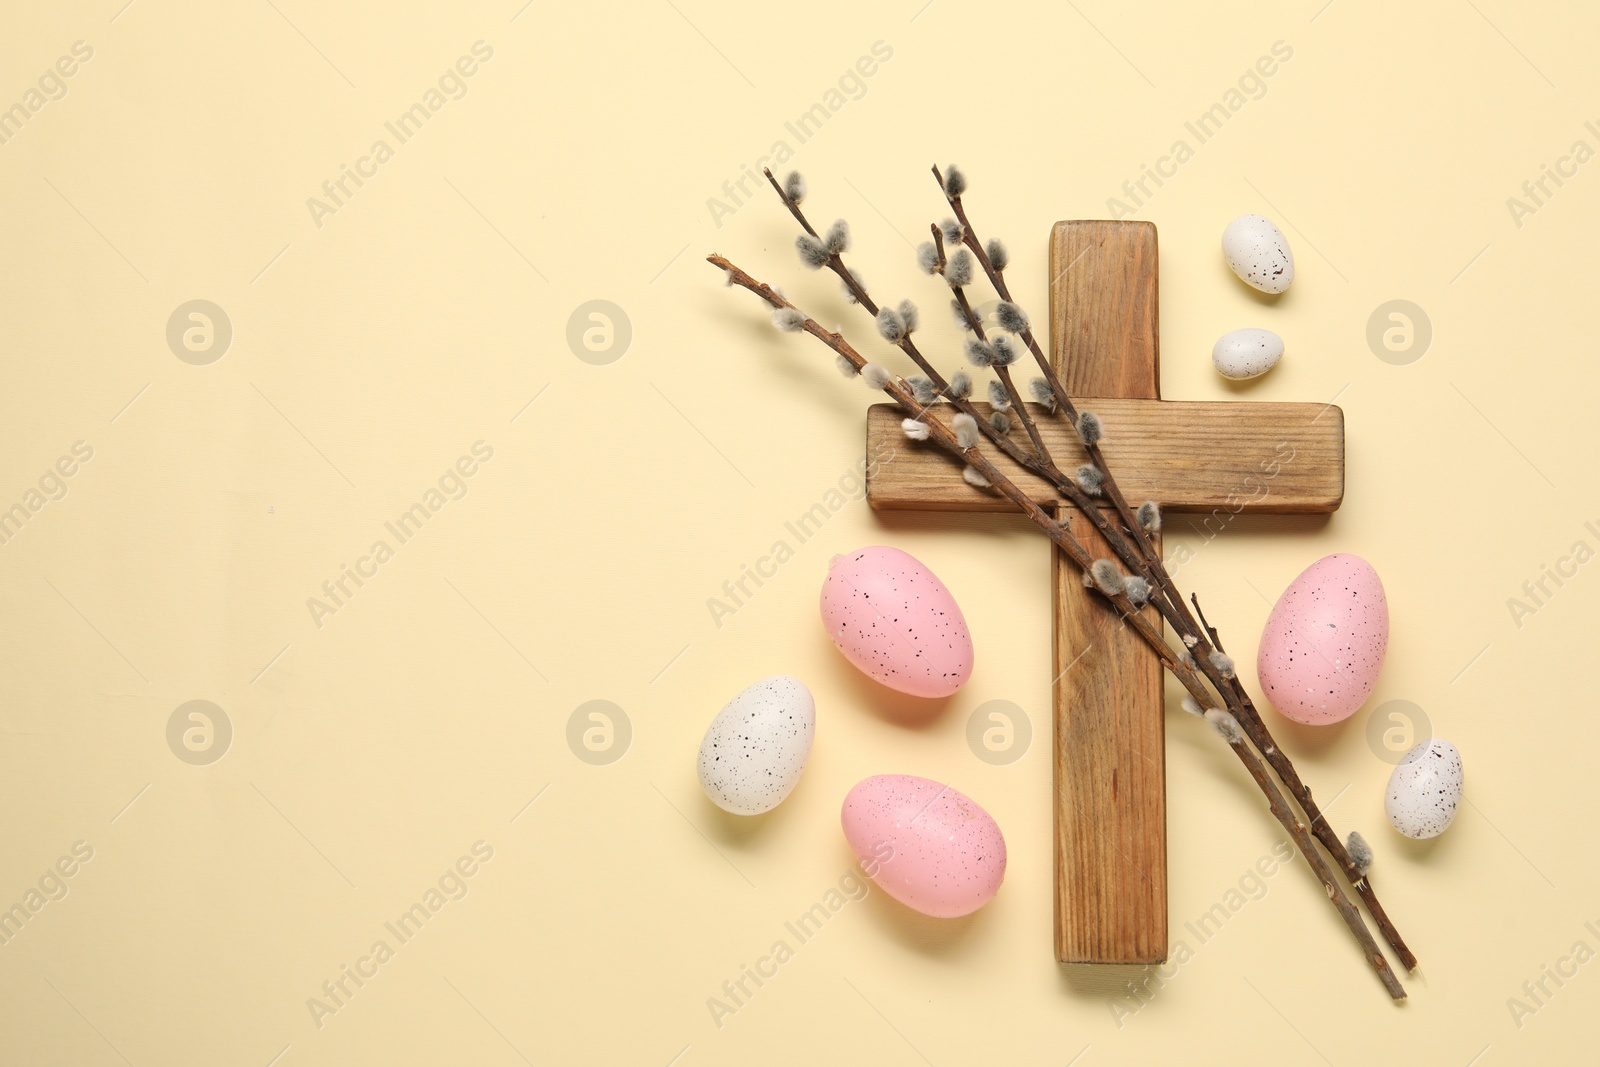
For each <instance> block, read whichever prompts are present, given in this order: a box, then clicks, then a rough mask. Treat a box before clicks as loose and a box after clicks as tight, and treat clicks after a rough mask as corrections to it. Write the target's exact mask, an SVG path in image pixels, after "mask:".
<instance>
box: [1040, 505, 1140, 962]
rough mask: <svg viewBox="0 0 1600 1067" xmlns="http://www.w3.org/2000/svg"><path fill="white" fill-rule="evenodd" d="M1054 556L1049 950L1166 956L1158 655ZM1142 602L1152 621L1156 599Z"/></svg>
mask: <svg viewBox="0 0 1600 1067" xmlns="http://www.w3.org/2000/svg"><path fill="white" fill-rule="evenodd" d="M1067 521H1068V523H1069V524H1070V526H1071V529H1072V532H1073V534H1074V535H1075V536H1076V537H1077V538H1078V540H1079V541H1080V542H1082V544H1083V546H1084V547H1085V548H1087V549H1088V550H1089V552H1090V553H1091V554H1092V555H1095V556H1097V557H1098V556H1109V555H1110V554H1111V550H1110V549H1109V548H1108V547H1107V545H1106V543H1105V542H1104V541H1103V540H1102V539H1101V538H1100V534H1099V532H1098V531H1096V530H1095V528H1094V526H1093V524H1091V523H1090V522H1089V521H1088V520H1087V519H1085V518H1084V517H1083V516H1082V515H1079V514H1077V513H1076V512H1073V513H1071V514H1070V515H1068V516H1067ZM1157 541H1158V544H1159V538H1158V539H1157ZM1055 557H1056V562H1055V565H1054V566H1053V567H1052V568H1051V581H1052V583H1053V585H1054V596H1053V598H1052V599H1053V602H1054V604H1055V640H1054V649H1055V664H1056V667H1055V669H1056V671H1057V673H1058V674H1059V677H1058V679H1057V680H1056V686H1055V747H1054V750H1053V751H1054V764H1053V770H1054V782H1055V798H1054V809H1055V818H1054V821H1053V825H1054V831H1055V832H1054V837H1055V846H1054V856H1055V952H1056V958H1057V959H1058V960H1060V961H1061V962H1063V963H1159V962H1161V961H1162V960H1164V959H1166V956H1167V791H1166V748H1165V741H1164V739H1165V725H1164V724H1165V716H1164V715H1163V701H1162V681H1161V661H1160V660H1158V659H1156V657H1155V655H1154V654H1153V653H1152V652H1151V651H1150V650H1149V649H1148V648H1147V647H1145V645H1144V644H1143V643H1142V642H1141V641H1140V640H1139V638H1138V637H1137V636H1136V635H1135V634H1134V632H1133V631H1132V630H1131V629H1130V628H1129V627H1127V626H1126V625H1124V624H1123V622H1122V620H1121V619H1119V618H1118V617H1117V616H1116V614H1115V613H1114V612H1113V611H1111V610H1109V609H1108V606H1107V602H1106V600H1105V598H1104V597H1101V596H1099V595H1098V594H1096V593H1091V592H1090V591H1089V590H1087V589H1085V588H1084V587H1083V582H1082V580H1081V579H1080V577H1079V573H1078V571H1077V569H1076V568H1075V567H1073V566H1072V564H1071V562H1070V561H1069V560H1067V558H1066V557H1065V556H1064V555H1063V554H1062V553H1060V552H1059V551H1058V552H1056V553H1055ZM1144 611H1145V615H1146V617H1148V618H1149V619H1150V620H1151V621H1152V622H1154V623H1155V624H1156V625H1157V626H1160V625H1161V620H1160V617H1159V616H1158V615H1157V613H1156V611H1155V609H1154V608H1145V609H1144Z"/></svg>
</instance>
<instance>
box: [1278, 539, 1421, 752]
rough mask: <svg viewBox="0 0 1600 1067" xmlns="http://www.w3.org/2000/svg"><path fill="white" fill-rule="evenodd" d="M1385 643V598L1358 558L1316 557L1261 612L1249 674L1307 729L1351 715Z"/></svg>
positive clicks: (1372, 679)
mask: <svg viewBox="0 0 1600 1067" xmlns="http://www.w3.org/2000/svg"><path fill="white" fill-rule="evenodd" d="M1388 647H1389V602H1388V600H1387V599H1386V598H1385V597H1384V595H1383V583H1382V582H1381V581H1379V580H1378V572H1377V571H1375V570H1373V569H1372V565H1371V564H1370V563H1368V562H1367V561H1366V560H1364V559H1362V558H1361V557H1360V556H1352V555H1350V554H1349V553H1347V552H1337V553H1335V554H1333V555H1331V556H1324V557H1323V558H1322V559H1319V560H1317V562H1315V563H1313V564H1312V565H1311V566H1309V567H1307V568H1306V569H1305V570H1304V571H1302V572H1301V574H1300V577H1298V578H1296V579H1295V580H1294V581H1292V582H1290V583H1289V588H1287V589H1285V590H1284V591H1283V595H1282V596H1281V597H1279V598H1278V603H1277V604H1275V605H1274V606H1273V608H1272V614H1270V615H1269V616H1267V626H1266V629H1265V630H1263V631H1262V633H1261V647H1260V650H1259V651H1258V652H1257V654H1256V677H1257V678H1258V679H1260V682H1261V688H1262V690H1263V691H1264V692H1265V693H1266V695H1267V699H1268V700H1270V701H1271V702H1272V706H1273V707H1275V708H1277V709H1278V710H1279V711H1281V712H1282V713H1283V714H1285V715H1287V716H1288V717H1289V718H1291V719H1294V720H1295V721H1296V722H1303V723H1309V724H1310V725H1313V726H1318V725H1322V724H1325V723H1331V722H1339V721H1341V720H1343V719H1348V718H1349V717H1350V716H1351V715H1353V714H1355V711H1356V709H1357V708H1359V707H1360V706H1361V705H1362V704H1363V703H1365V702H1366V699H1367V697H1368V696H1369V695H1370V694H1371V693H1372V687H1373V686H1374V685H1376V684H1377V681H1378V671H1379V670H1380V669H1381V668H1382V667H1383V656H1384V653H1385V652H1386V651H1387V650H1388Z"/></svg>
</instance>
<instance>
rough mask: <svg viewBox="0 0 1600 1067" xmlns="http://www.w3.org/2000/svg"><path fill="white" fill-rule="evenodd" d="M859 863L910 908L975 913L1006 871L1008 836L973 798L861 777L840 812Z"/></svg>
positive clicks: (934, 786)
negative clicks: (1004, 834) (1001, 832)
mask: <svg viewBox="0 0 1600 1067" xmlns="http://www.w3.org/2000/svg"><path fill="white" fill-rule="evenodd" d="M839 819H840V822H842V823H843V824H844V836H845V840H847V841H849V842H850V848H851V850H852V851H854V852H855V854H856V859H857V860H858V861H859V862H860V863H861V868H862V870H864V871H865V872H866V873H867V876H868V877H870V878H871V879H872V880H873V881H874V882H876V883H877V884H878V885H879V886H881V887H882V888H883V891H884V892H886V893H888V894H889V895H890V896H891V897H894V898H895V899H896V900H898V901H899V902H900V903H902V904H904V905H905V906H906V907H908V908H914V909H916V910H917V911H920V912H922V913H923V914H924V915H932V916H934V917H935V918H939V919H953V918H956V917H957V916H960V915H968V914H970V913H972V912H975V911H977V910H978V909H979V908H981V907H983V906H984V905H985V904H987V903H989V900H990V899H991V898H992V897H993V896H994V895H995V892H996V891H997V890H998V889H999V888H1000V882H1001V881H1002V880H1003V879H1004V878H1005V876H1006V839H1005V838H1004V837H1003V836H1001V834H1000V827H999V826H997V825H995V821H994V820H993V819H991V818H990V817H989V813H988V812H986V811H984V810H983V809H982V808H980V807H979V806H978V805H977V803H976V802H974V801H973V800H971V799H970V798H969V797H966V796H963V795H962V794H961V793H958V792H956V791H955V790H954V789H951V788H950V787H949V786H947V785H941V784H940V783H939V782H935V781H933V780H932V779H930V778H918V777H916V776H915V775H910V774H878V775H874V776H873V777H871V778H865V779H862V780H861V781H860V782H858V783H856V787H855V788H854V789H852V790H850V793H849V795H848V796H846V797H845V798H844V809H843V810H842V811H841V812H840V813H839Z"/></svg>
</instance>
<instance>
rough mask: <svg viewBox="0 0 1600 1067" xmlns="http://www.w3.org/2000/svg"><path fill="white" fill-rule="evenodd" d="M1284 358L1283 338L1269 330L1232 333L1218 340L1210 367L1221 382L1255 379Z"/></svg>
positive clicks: (1248, 330)
mask: <svg viewBox="0 0 1600 1067" xmlns="http://www.w3.org/2000/svg"><path fill="white" fill-rule="evenodd" d="M1282 358H1283V338H1281V337H1279V336H1278V335H1277V334H1275V333H1273V332H1272V331H1271V330H1256V329H1246V330H1234V331H1233V332H1232V333H1225V334H1223V335H1222V336H1221V337H1220V338H1218V339H1217V343H1216V345H1215V346H1213V347H1212V349H1211V363H1212V365H1213V366H1215V367H1216V368H1217V372H1218V373H1219V374H1221V375H1222V376H1223V377H1224V378H1233V379H1235V380H1237V381H1242V380H1243V379H1245V378H1256V377H1259V376H1260V375H1263V374H1265V373H1267V371H1269V370H1271V369H1272V368H1273V367H1276V366H1277V365H1278V360H1280V359H1282Z"/></svg>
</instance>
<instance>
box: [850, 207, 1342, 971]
mask: <svg viewBox="0 0 1600 1067" xmlns="http://www.w3.org/2000/svg"><path fill="white" fill-rule="evenodd" d="M1050 277H1051V278H1052V279H1053V280H1052V282H1051V285H1050V351H1051V358H1052V359H1053V360H1054V362H1055V368H1056V373H1057V375H1058V376H1059V377H1060V379H1061V382H1062V385H1063V386H1064V387H1065V388H1066V391H1067V393H1068V394H1069V395H1071V396H1072V397H1073V398H1074V399H1075V400H1076V399H1077V398H1080V397H1082V398H1085V399H1084V403H1082V404H1080V407H1087V408H1089V409H1091V410H1093V411H1095V412H1097V413H1098V414H1099V415H1100V417H1101V419H1102V420H1103V421H1104V423H1105V427H1106V438H1105V441H1104V443H1103V445H1102V447H1103V449H1104V451H1105V454H1106V461H1107V465H1108V466H1110V467H1111V469H1112V471H1113V473H1114V474H1115V475H1116V478H1117V482H1118V484H1119V485H1120V486H1121V487H1122V491H1123V494H1124V495H1125V496H1126V497H1127V498H1128V500H1129V501H1130V502H1131V503H1132V504H1134V505H1137V504H1138V503H1139V502H1140V501H1143V500H1155V501H1157V502H1159V503H1160V504H1161V505H1162V508H1163V511H1164V512H1165V513H1166V514H1168V515H1169V516H1171V515H1173V514H1175V513H1182V512H1190V513H1197V514H1203V515H1204V516H1205V518H1203V519H1198V520H1191V521H1192V522H1194V524H1195V526H1196V528H1197V529H1198V530H1200V531H1201V532H1202V533H1203V534H1206V535H1207V536H1213V535H1214V534H1215V533H1217V532H1220V531H1221V529H1222V528H1224V527H1226V526H1227V524H1228V523H1229V522H1231V521H1232V519H1233V517H1234V516H1235V515H1238V514H1251V513H1254V514H1295V513H1311V512H1330V511H1333V510H1334V509H1335V508H1337V507H1338V506H1339V502H1340V500H1341V499H1342V497H1343V496H1344V414H1343V412H1341V411H1340V410H1339V409H1338V408H1336V407H1334V406H1332V405H1331V404H1265V403H1254V404H1245V403H1234V402H1220V403H1217V402H1209V403H1182V402H1172V401H1166V400H1162V399H1161V375H1160V356H1159V352H1160V348H1159V336H1158V331H1157V322H1156V280H1157V278H1156V229H1155V226H1153V225H1152V224H1150V223H1147V222H1101V221H1077V222H1058V223H1056V225H1055V227H1054V229H1053V230H1052V232H1051V235H1050ZM1195 358H1203V356H1201V355H1200V354H1199V353H1196V355H1195ZM1017 370H1018V371H1019V372H1022V373H1023V376H1024V377H1026V370H1025V367H1024V366H1023V365H1021V364H1019V365H1018V368H1017ZM978 406H979V407H980V408H983V409H984V410H987V405H978ZM901 415H902V413H901V412H899V411H898V410H897V409H896V408H895V407H894V406H892V405H888V404H883V405H877V406H874V407H873V408H872V409H871V411H870V412H869V414H868V420H867V454H868V455H872V456H876V455H880V454H884V452H881V451H880V449H892V451H893V457H894V458H893V459H892V460H890V461H889V462H887V463H882V464H879V465H876V466H874V467H870V468H869V469H868V481H867V499H868V501H869V502H870V503H871V505H872V506H873V507H874V508H881V509H886V510H921V511H1009V510H1012V505H1011V504H1010V502H1009V501H1007V500H1005V499H1004V498H1003V497H1000V496H998V495H996V494H994V493H992V492H987V493H986V492H983V491H982V490H979V489H975V488H973V487H972V486H970V485H968V484H967V483H966V482H964V481H963V480H962V478H961V471H960V468H959V467H957V466H954V465H952V463H951V461H950V458H949V457H948V456H947V455H945V454H944V453H942V452H940V451H938V450H936V449H932V448H907V447H905V446H904V436H903V435H902V433H901V430H900V419H901ZM1038 423H1039V428H1040V431H1041V434H1042V436H1043V437H1044V438H1045V442H1046V445H1047V446H1048V447H1049V449H1050V451H1051V453H1052V454H1053V455H1054V456H1055V458H1056V461H1057V463H1058V464H1059V465H1060V467H1061V468H1062V469H1063V470H1072V469H1074V468H1075V467H1076V466H1077V464H1079V463H1080V462H1082V461H1083V450H1082V448H1081V446H1080V445H1079V444H1078V441H1077V437H1076V435H1075V434H1074V433H1073V432H1072V429H1071V427H1070V426H1068V425H1066V423H1065V420H1062V419H1059V418H1054V417H1051V416H1050V415H1048V414H1046V413H1044V412H1042V411H1040V412H1038ZM1015 432H1018V434H1019V438H1020V431H1015ZM1023 443H1024V444H1026V441H1023ZM994 458H995V462H996V463H997V464H998V465H999V466H1000V467H1001V469H1002V470H1004V471H1005V472H1006V473H1007V474H1008V475H1010V476H1011V477H1012V479H1013V480H1015V481H1016V483H1017V484H1018V485H1019V486H1021V487H1023V488H1024V489H1026V490H1027V491H1028V492H1029V493H1030V494H1031V495H1032V496H1033V498H1034V499H1035V500H1036V501H1038V502H1039V503H1041V504H1046V503H1050V504H1056V505H1059V507H1058V512H1057V513H1058V514H1062V515H1064V516H1065V517H1066V518H1067V521H1069V522H1070V523H1071V529H1072V532H1073V534H1074V535H1075V536H1076V537H1077V538H1078V540H1079V541H1081V542H1082V543H1083V545H1084V547H1086V548H1087V549H1088V550H1089V553H1090V555H1091V556H1095V557H1099V556H1111V555H1112V553H1111V551H1110V549H1109V548H1108V547H1107V546H1106V544H1105V542H1104V541H1103V540H1101V538H1100V536H1099V534H1098V532H1097V531H1096V530H1095V528H1094V527H1093V526H1092V525H1091V524H1090V523H1089V522H1088V521H1087V520H1086V519H1084V518H1083V517H1082V516H1081V515H1079V514H1077V512H1076V511H1075V510H1074V509H1073V508H1072V507H1071V505H1069V504H1065V503H1064V502H1062V501H1061V498H1060V497H1059V496H1057V495H1056V494H1054V493H1053V492H1052V491H1051V490H1050V487H1049V486H1048V485H1047V484H1046V483H1045V482H1044V481H1042V480H1041V479H1039V478H1036V477H1034V476H1033V475H1031V474H1029V473H1027V472H1026V471H1024V470H1022V469H1021V468H1020V467H1018V466H1016V465H1015V464H1013V463H1011V462H1010V461H1009V460H1007V459H1006V458H1005V457H1004V456H1000V455H999V454H998V453H994ZM1159 545H1160V540H1159V538H1157V546H1158V547H1159ZM1052 556H1053V559H1054V563H1053V566H1052V575H1051V584H1052V587H1053V590H1054V596H1053V601H1054V612H1055V627H1054V635H1055V640H1054V659H1055V674H1056V679H1055V684H1054V698H1055V700H1054V703H1055V709H1054V711H1055V714H1054V718H1055V748H1054V761H1053V771H1054V782H1055V799H1054V804H1053V807H1054V813H1055V819H1054V825H1055V864H1054V867H1055V950H1056V958H1057V959H1058V960H1060V961H1061V962H1063V963H1159V962H1161V961H1162V960H1164V959H1166V955H1167V842H1166V754H1165V749H1164V742H1163V699H1162V693H1163V679H1162V671H1161V665H1160V662H1159V661H1158V660H1157V659H1156V657H1155V654H1154V653H1152V652H1151V651H1150V649H1149V648H1147V647H1146V646H1145V645H1143V644H1142V643H1141V642H1140V641H1139V639H1138V637H1137V636H1136V635H1135V634H1134V633H1133V631H1132V630H1131V628H1128V627H1126V626H1124V625H1123V624H1122V623H1121V622H1120V621H1119V620H1118V619H1117V618H1116V617H1115V615H1114V614H1113V613H1112V612H1111V611H1110V610H1108V608H1107V604H1106V602H1105V600H1104V599H1102V598H1100V597H1098V596H1096V595H1094V594H1092V593H1091V592H1089V591H1088V590H1086V589H1085V588H1084V587H1083V584H1082V580H1081V577H1080V575H1079V574H1078V573H1077V572H1076V570H1075V569H1074V567H1073V565H1072V563H1071V562H1070V561H1069V560H1068V559H1067V558H1066V556H1065V555H1064V554H1063V553H1060V552H1052ZM1168 565H1169V567H1170V566H1171V561H1170V560H1169V563H1168ZM1145 610H1146V611H1147V612H1149V614H1150V617H1151V619H1152V620H1157V616H1156V613H1155V609H1154V608H1146V609H1145ZM1157 625H1158V626H1159V625H1160V623H1159V620H1157ZM979 654H980V656H981V654H982V653H981V652H980V653H979Z"/></svg>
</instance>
